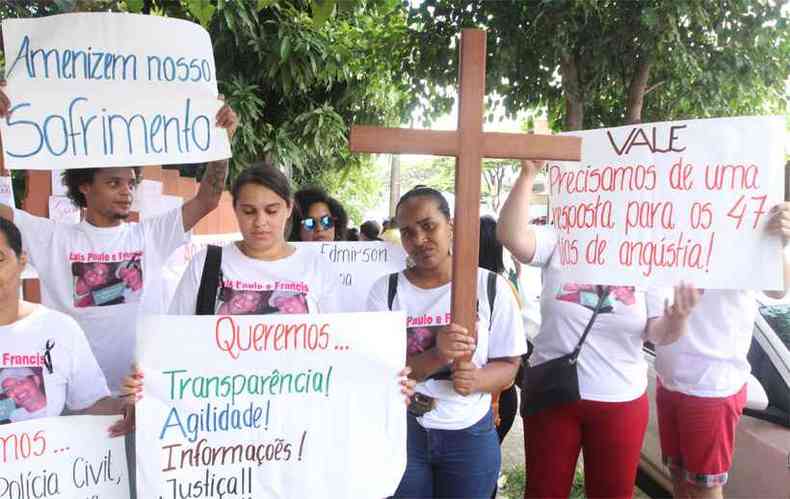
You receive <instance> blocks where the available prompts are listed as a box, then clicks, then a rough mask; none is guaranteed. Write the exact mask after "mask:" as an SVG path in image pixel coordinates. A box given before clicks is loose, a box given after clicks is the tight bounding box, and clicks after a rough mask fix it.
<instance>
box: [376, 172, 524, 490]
mask: <svg viewBox="0 0 790 499" xmlns="http://www.w3.org/2000/svg"><path fill="white" fill-rule="evenodd" d="M396 213H397V222H398V227H399V228H400V234H401V241H402V243H403V248H404V249H405V250H406V252H407V253H408V255H409V257H410V259H411V260H412V261H413V262H414V265H413V266H411V267H409V268H408V269H407V270H405V271H403V272H399V273H397V274H392V275H390V276H385V277H384V278H382V279H381V280H379V281H378V282H377V283H376V284H375V285H374V286H373V289H372V290H371V293H370V298H369V301H368V310H371V311H386V310H403V311H405V312H406V327H407V330H406V334H407V338H408V340H407V345H408V348H407V359H406V363H407V365H408V366H409V367H410V368H411V369H412V374H411V375H410V377H411V378H412V379H415V380H417V382H418V383H417V388H416V390H417V393H416V395H415V396H414V398H413V401H412V404H411V405H410V407H409V415H408V440H407V455H408V458H407V464H406V472H405V474H404V476H403V478H402V479H401V483H400V485H399V486H398V489H397V491H396V492H395V495H394V497H474V498H489V497H491V493H492V492H493V491H494V487H495V485H496V480H497V477H498V474H499V468H500V462H501V457H500V452H499V440H498V438H497V432H496V429H495V428H494V417H493V415H492V413H491V393H493V392H498V391H501V390H502V389H503V388H505V387H507V386H509V385H510V384H511V383H512V382H513V378H514V377H515V374H516V370H517V369H518V365H519V356H520V355H521V354H523V353H524V352H525V351H526V346H527V342H526V339H525V337H524V329H523V324H522V322H521V318H520V316H519V314H518V307H517V305H516V301H515V298H514V296H513V293H512V292H511V291H510V287H509V285H508V284H507V282H505V280H504V278H502V277H500V276H497V275H496V274H494V273H493V272H488V271H486V270H483V269H479V270H478V279H477V296H478V318H479V323H478V328H477V334H476V335H475V336H476V339H475V336H472V335H470V334H469V332H468V331H466V330H465V329H464V328H462V327H460V326H458V325H456V324H453V323H452V318H451V317H450V294H451V280H452V255H451V254H450V248H451V247H452V234H453V225H452V222H451V220H450V209H449V207H448V204H447V201H446V200H445V199H444V197H443V196H442V195H441V193H439V192H438V191H436V190H434V189H430V188H427V187H417V188H415V189H413V190H411V191H409V192H407V193H406V194H405V195H404V196H403V197H402V198H401V199H400V201H399V202H398V205H397V208H396Z"/></svg>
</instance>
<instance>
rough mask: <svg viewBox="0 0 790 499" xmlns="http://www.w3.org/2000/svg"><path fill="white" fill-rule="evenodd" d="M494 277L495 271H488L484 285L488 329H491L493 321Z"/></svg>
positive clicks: (495, 275) (495, 277)
mask: <svg viewBox="0 0 790 499" xmlns="http://www.w3.org/2000/svg"><path fill="white" fill-rule="evenodd" d="M496 279H497V274H496V272H490V271H489V272H488V282H487V286H486V292H487V294H488V311H489V312H490V314H489V316H488V317H489V320H488V330H489V331H491V326H492V324H493V323H494V301H496Z"/></svg>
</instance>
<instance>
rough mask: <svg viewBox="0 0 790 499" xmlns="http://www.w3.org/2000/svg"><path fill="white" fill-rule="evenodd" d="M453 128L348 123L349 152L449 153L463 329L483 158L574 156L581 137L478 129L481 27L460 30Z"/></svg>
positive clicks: (468, 315) (470, 309)
mask: <svg viewBox="0 0 790 499" xmlns="http://www.w3.org/2000/svg"><path fill="white" fill-rule="evenodd" d="M460 58H461V59H460V65H459V66H460V67H459V80H460V82H459V87H460V88H459V91H458V101H459V105H458V130H456V131H431V130H414V129H405V128H379V127H367V126H353V127H352V128H351V139H350V148H351V151H352V152H365V153H393V154H432V155H437V156H455V157H456V164H455V218H454V225H453V281H452V310H451V312H452V321H453V322H454V323H456V324H459V325H461V326H463V327H465V328H467V330H468V331H472V332H473V331H474V330H475V322H476V321H477V310H476V306H475V305H476V303H477V266H478V257H479V252H480V223H479V220H480V175H481V163H482V159H483V158H500V159H522V160H524V159H550V160H558V161H579V160H580V159H581V139H580V138H577V137H552V136H549V135H532V134H515V133H484V132H483V99H484V97H485V74H486V33H485V31H483V30H479V29H465V30H463V33H462V34H461V45H460Z"/></svg>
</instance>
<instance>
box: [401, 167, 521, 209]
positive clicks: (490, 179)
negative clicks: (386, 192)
mask: <svg viewBox="0 0 790 499" xmlns="http://www.w3.org/2000/svg"><path fill="white" fill-rule="evenodd" d="M519 170H520V165H519V163H518V161H513V160H501V159H486V160H483V168H482V174H481V178H480V182H481V185H480V198H481V201H482V202H483V203H485V204H486V205H487V206H488V207H489V208H490V209H491V211H493V212H495V213H498V212H499V208H500V207H501V206H502V203H503V202H504V201H505V197H506V196H507V193H508V192H510V186H511V185H512V183H513V179H514V178H515V176H516V175H517V174H518V172H519ZM417 185H427V186H429V187H433V188H434V189H438V190H440V191H443V192H450V193H453V194H454V193H455V158H447V157H442V158H433V159H426V160H423V161H419V162H416V163H410V164H406V165H401V192H407V191H408V190H410V189H412V188H414V187H415V186H417Z"/></svg>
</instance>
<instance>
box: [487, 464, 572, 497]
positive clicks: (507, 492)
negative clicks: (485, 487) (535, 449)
mask: <svg viewBox="0 0 790 499" xmlns="http://www.w3.org/2000/svg"><path fill="white" fill-rule="evenodd" d="M526 483H527V473H526V471H525V470H524V467H523V466H514V467H512V468H510V469H509V470H505V472H504V473H502V474H501V475H500V477H499V493H498V495H497V498H498V499H521V498H522V497H524V486H525V485H526ZM585 497H586V496H585V495H584V471H583V470H582V468H581V467H578V468H576V473H574V476H573V486H572V487H571V494H570V496H569V498H570V499H584V498H585Z"/></svg>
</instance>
